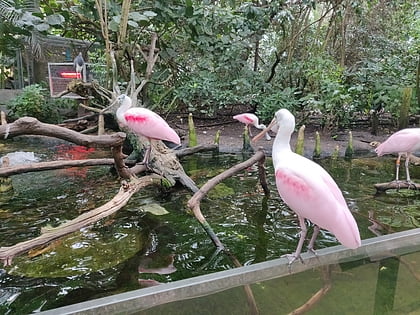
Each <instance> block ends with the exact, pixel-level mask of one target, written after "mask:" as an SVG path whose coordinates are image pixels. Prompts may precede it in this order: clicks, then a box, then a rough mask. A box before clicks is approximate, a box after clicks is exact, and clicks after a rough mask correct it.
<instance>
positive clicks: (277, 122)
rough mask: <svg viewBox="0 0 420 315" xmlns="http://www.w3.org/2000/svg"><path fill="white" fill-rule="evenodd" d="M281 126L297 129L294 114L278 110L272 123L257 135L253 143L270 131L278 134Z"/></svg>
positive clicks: (285, 110) (283, 109)
mask: <svg viewBox="0 0 420 315" xmlns="http://www.w3.org/2000/svg"><path fill="white" fill-rule="evenodd" d="M280 126H282V127H283V126H284V127H287V129H290V128H291V129H292V130H293V129H294V128H295V116H293V114H292V113H291V112H289V111H288V110H287V109H285V108H282V109H280V110H278V111H277V112H276V113H275V114H274V118H273V120H272V121H271V123H270V124H269V125H268V126H267V128H265V129H264V130H263V131H261V132H260V133H259V134H257V135H256V136H255V137H254V138H253V139H252V142H257V141H258V140H260V139H261V138H262V137H263V136H264V135H265V134H266V133H267V132H268V131H269V130H272V131H274V132H277V131H278V130H279V127H280Z"/></svg>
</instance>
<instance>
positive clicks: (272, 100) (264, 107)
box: [256, 88, 301, 121]
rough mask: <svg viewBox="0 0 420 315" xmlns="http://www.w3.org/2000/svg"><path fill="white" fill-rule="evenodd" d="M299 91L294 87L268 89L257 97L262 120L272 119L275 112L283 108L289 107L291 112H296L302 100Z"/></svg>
mask: <svg viewBox="0 0 420 315" xmlns="http://www.w3.org/2000/svg"><path fill="white" fill-rule="evenodd" d="M297 95H299V91H297V90H296V89H293V88H285V89H283V90H279V91H274V90H272V89H267V90H266V91H265V93H261V94H259V95H258V96H257V97H256V103H257V104H259V105H258V110H257V115H258V117H260V119H261V120H262V121H271V120H272V119H273V117H274V114H275V113H276V112H277V111H278V110H279V109H281V108H287V109H288V110H290V111H291V112H296V111H297V110H298V108H299V107H300V105H301V102H300V101H299V99H298V98H297V97H296V96H297Z"/></svg>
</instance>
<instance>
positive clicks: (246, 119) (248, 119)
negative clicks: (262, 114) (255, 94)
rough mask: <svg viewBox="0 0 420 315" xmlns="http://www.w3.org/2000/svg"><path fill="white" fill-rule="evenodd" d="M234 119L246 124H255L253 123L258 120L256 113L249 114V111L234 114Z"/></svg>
mask: <svg viewBox="0 0 420 315" xmlns="http://www.w3.org/2000/svg"><path fill="white" fill-rule="evenodd" d="M233 119H236V120H238V121H240V122H241V123H244V124H247V125H248V124H253V123H255V121H258V118H257V116H255V115H254V114H249V113H246V114H239V115H235V116H233Z"/></svg>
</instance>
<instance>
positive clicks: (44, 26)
mask: <svg viewBox="0 0 420 315" xmlns="http://www.w3.org/2000/svg"><path fill="white" fill-rule="evenodd" d="M35 28H36V29H37V30H38V31H40V32H44V31H47V30H48V29H49V28H50V26H49V25H48V24H47V23H41V24H37V25H35Z"/></svg>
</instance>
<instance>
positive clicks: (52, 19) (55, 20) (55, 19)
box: [47, 14, 64, 25]
mask: <svg viewBox="0 0 420 315" xmlns="http://www.w3.org/2000/svg"><path fill="white" fill-rule="evenodd" d="M63 22H64V17H63V16H62V15H61V14H53V15H49V16H47V23H48V24H49V25H60V24H62V23H63Z"/></svg>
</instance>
